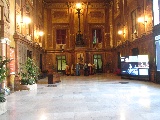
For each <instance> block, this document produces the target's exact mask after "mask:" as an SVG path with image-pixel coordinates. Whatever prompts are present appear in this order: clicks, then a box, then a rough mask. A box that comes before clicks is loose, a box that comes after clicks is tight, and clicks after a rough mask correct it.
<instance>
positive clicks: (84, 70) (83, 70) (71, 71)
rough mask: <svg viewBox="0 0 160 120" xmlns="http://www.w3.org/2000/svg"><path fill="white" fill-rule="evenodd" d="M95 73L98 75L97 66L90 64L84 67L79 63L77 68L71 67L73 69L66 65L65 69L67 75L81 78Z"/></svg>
mask: <svg viewBox="0 0 160 120" xmlns="http://www.w3.org/2000/svg"><path fill="white" fill-rule="evenodd" d="M95 73H96V65H95V64H91V63H88V64H87V63H85V64H84V65H83V64H79V63H77V64H76V65H75V67H74V65H73V64H72V65H71V67H70V66H69V65H68V64H66V68H65V74H66V75H72V76H73V75H76V76H80V75H81V74H84V76H88V75H93V74H95Z"/></svg>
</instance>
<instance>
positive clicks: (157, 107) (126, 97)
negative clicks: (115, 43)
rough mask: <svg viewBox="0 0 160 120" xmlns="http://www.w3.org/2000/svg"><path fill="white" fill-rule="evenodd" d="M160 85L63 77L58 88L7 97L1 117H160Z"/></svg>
mask: <svg viewBox="0 0 160 120" xmlns="http://www.w3.org/2000/svg"><path fill="white" fill-rule="evenodd" d="M159 93H160V85H158V84H155V83H152V82H145V81H137V80H128V79H121V78H120V76H115V75H113V74H100V75H91V76H82V75H81V76H61V83H57V87H52V86H51V87H47V78H46V79H42V80H39V82H38V89H37V90H33V91H17V92H14V93H12V94H11V95H9V96H7V102H8V103H7V109H8V110H7V112H6V113H5V114H3V115H0V120H159V119H160V94H159Z"/></svg>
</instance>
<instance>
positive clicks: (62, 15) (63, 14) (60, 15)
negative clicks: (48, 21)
mask: <svg viewBox="0 0 160 120" xmlns="http://www.w3.org/2000/svg"><path fill="white" fill-rule="evenodd" d="M52 15H53V18H66V17H67V11H54V12H53V14H52Z"/></svg>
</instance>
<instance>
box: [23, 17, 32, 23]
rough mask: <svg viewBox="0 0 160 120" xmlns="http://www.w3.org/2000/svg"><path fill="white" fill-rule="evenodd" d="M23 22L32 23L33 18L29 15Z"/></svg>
mask: <svg viewBox="0 0 160 120" xmlns="http://www.w3.org/2000/svg"><path fill="white" fill-rule="evenodd" d="M23 22H24V23H26V24H29V23H31V19H30V18H29V17H24V18H23Z"/></svg>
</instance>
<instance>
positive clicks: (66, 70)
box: [65, 64, 70, 76]
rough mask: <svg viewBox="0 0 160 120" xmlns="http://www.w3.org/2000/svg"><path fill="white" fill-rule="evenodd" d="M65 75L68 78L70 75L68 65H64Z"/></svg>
mask: <svg viewBox="0 0 160 120" xmlns="http://www.w3.org/2000/svg"><path fill="white" fill-rule="evenodd" d="M65 72H66V75H67V76H69V75H70V68H69V65H68V64H66V69H65Z"/></svg>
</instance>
